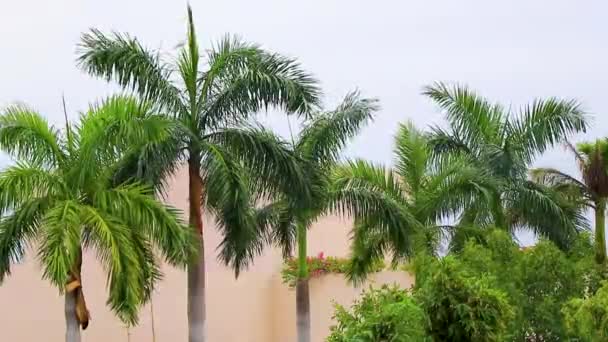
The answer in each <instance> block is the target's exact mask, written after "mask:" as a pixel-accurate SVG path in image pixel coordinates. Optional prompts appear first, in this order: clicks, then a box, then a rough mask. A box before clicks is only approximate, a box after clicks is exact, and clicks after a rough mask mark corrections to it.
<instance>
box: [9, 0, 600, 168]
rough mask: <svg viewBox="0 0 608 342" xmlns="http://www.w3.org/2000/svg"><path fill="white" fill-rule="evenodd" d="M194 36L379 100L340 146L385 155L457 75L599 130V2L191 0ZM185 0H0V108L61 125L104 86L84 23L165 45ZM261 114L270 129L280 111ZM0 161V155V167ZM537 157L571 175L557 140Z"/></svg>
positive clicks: (423, 120) (512, 101) (329, 95)
mask: <svg viewBox="0 0 608 342" xmlns="http://www.w3.org/2000/svg"><path fill="white" fill-rule="evenodd" d="M190 3H191V5H192V7H193V9H194V16H195V21H196V26H197V30H198V37H199V41H200V44H201V46H202V47H209V46H210V44H211V43H212V42H213V41H215V40H217V39H218V38H220V37H222V36H223V35H224V34H225V33H233V34H237V35H240V36H242V37H243V38H244V39H246V40H249V41H253V42H258V43H260V44H262V45H263V46H264V47H265V48H268V49H270V50H273V51H276V52H280V53H283V54H286V55H289V56H293V57H297V58H299V60H300V61H301V63H302V64H303V65H304V66H305V67H306V68H307V69H308V70H310V71H311V72H312V73H314V74H315V76H316V77H317V78H318V79H319V80H320V81H321V82H322V86H323V89H324V91H325V94H326V95H325V102H326V103H327V106H328V107H332V106H333V105H335V104H336V103H337V102H338V101H339V100H340V98H341V97H342V96H343V95H344V94H346V93H347V92H348V91H349V90H352V89H355V88H359V89H360V90H361V91H362V92H363V94H365V95H366V96H370V97H377V98H379V99H380V101H381V105H382V111H381V112H380V113H379V115H378V118H377V120H376V122H375V124H374V125H372V126H371V127H369V128H367V129H366V130H365V131H364V133H363V134H361V135H360V137H358V138H357V139H356V141H354V142H353V144H351V145H350V147H349V149H348V151H347V153H346V154H347V155H348V156H349V157H362V158H367V159H371V160H373V161H376V162H379V163H390V161H391V149H392V135H393V133H394V132H395V130H396V128H397V125H398V123H399V122H403V121H405V120H412V121H413V122H415V123H416V124H417V125H419V126H420V127H425V126H427V125H429V124H438V123H439V124H440V123H441V114H440V113H439V111H438V110H437V108H436V106H434V105H433V104H432V103H431V102H430V101H429V100H428V99H427V98H425V97H423V96H421V95H420V92H421V89H422V87H423V86H424V85H428V84H431V83H432V82H435V81H446V82H459V83H463V84H467V85H469V86H470V87H471V88H473V89H476V90H477V91H478V92H479V93H480V94H482V95H484V96H486V97H488V98H489V99H491V100H493V101H499V102H501V103H503V104H505V105H507V106H508V105H511V106H512V107H513V108H517V107H518V106H521V105H522V104H525V103H527V102H529V101H531V100H532V99H534V98H537V97H546V96H559V97H564V98H574V99H577V100H579V101H580V102H582V103H583V104H584V108H585V109H586V110H588V111H589V113H590V114H592V115H593V116H594V125H593V127H592V129H591V130H590V131H589V132H588V133H587V134H586V135H582V136H578V137H576V138H575V139H574V140H581V139H590V138H595V137H601V136H607V135H608V126H607V123H608V119H607V118H606V116H605V115H604V114H605V113H608V101H607V100H606V80H607V79H608V66H607V61H608V45H607V43H606V36H607V34H608V23H606V21H605V18H606V15H605V14H606V11H607V10H608V6H607V5H605V4H604V2H603V1H586V0H580V1H566V0H536V1H526V0H511V1H501V2H498V1H487V0H485V1H484V0H460V1H436V0H424V1H403V0H400V1H398V0H384V1H369V0H349V1H346V0H306V1H286V0H238V1H237V0H215V1H202V0H192V1H190ZM185 9H186V2H185V1H181V0H178V1H175V0H163V1H153V0H105V1H91V0H55V1H46V0H37V1H34V0H19V1H8V0H4V1H2V2H1V4H0V44H1V53H0V106H5V105H8V104H10V103H13V102H16V101H21V102H25V103H27V104H29V105H31V106H32V107H34V108H36V109H37V110H39V111H40V112H41V113H43V114H44V115H45V116H47V117H48V118H49V120H50V121H51V122H55V123H58V124H61V121H62V110H61V94H62V93H65V96H66V99H67V102H68V110H69V112H70V115H71V117H72V118H75V117H76V116H77V112H78V111H81V110H85V109H86V108H87V105H88V104H89V103H91V102H93V101H96V100H99V99H101V98H103V97H104V96H105V95H109V94H111V93H112V92H114V91H116V89H117V88H115V87H112V86H109V85H107V84H105V83H104V82H103V81H100V80H95V79H92V78H90V77H89V76H87V75H85V74H83V73H82V72H80V71H79V70H78V69H77V68H76V66H75V63H74V59H75V50H76V44H77V43H78V41H79V37H80V35H81V33H82V32H84V31H86V30H88V29H89V28H91V27H96V28H99V29H101V30H104V31H110V30H116V31H120V32H129V33H131V34H132V35H135V36H137V37H139V38H140V39H141V41H142V42H144V43H145V45H146V46H148V47H150V48H155V49H156V48H161V49H163V50H164V51H166V52H168V53H171V52H173V51H174V47H175V46H176V45H177V44H179V43H180V42H181V41H182V40H183V39H184V37H185V21H186V11H185ZM264 122H266V123H268V124H269V125H271V126H272V127H273V128H275V129H276V130H277V131H279V132H281V133H282V134H286V133H287V132H288V129H287V124H286V121H285V120H284V118H281V117H279V116H277V115H267V116H265V117H264ZM6 162H7V159H6V158H5V157H0V164H4V163H6ZM537 165H542V166H553V167H558V168H560V169H564V170H566V171H569V172H575V170H576V169H575V165H574V163H573V160H572V158H571V157H570V156H569V155H567V154H565V152H564V150H563V149H561V148H558V149H556V150H554V151H552V152H550V153H547V154H546V155H545V156H543V157H542V158H540V159H539V160H538V162H537Z"/></svg>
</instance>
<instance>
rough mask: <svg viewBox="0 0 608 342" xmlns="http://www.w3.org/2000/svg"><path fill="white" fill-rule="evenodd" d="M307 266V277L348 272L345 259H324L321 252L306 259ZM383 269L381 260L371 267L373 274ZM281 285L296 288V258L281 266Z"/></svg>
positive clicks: (347, 261)
mask: <svg viewBox="0 0 608 342" xmlns="http://www.w3.org/2000/svg"><path fill="white" fill-rule="evenodd" d="M306 264H307V265H308V276H309V277H318V276H321V275H324V274H327V273H346V272H347V270H348V264H349V260H348V259H346V258H336V257H325V255H324V254H323V252H320V253H319V254H318V255H317V256H315V257H310V256H309V257H306ZM384 268H385V265H384V262H383V261H382V260H380V261H378V262H376V263H375V264H374V266H373V271H374V272H380V271H382V270H383V269H384ZM281 276H282V278H283V283H285V284H287V285H289V287H294V286H296V281H297V279H298V258H289V259H287V260H286V261H285V264H284V265H283V270H282V271H281Z"/></svg>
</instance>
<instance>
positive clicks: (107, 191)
mask: <svg viewBox="0 0 608 342" xmlns="http://www.w3.org/2000/svg"><path fill="white" fill-rule="evenodd" d="M171 127H172V123H171V122H170V121H167V120H165V119H164V118H163V117H162V116H159V115H158V114H157V112H156V109H155V108H154V107H153V106H151V105H150V104H148V103H146V102H143V103H142V102H139V101H136V100H134V99H132V98H130V97H120V96H118V97H112V98H109V99H107V100H106V101H104V102H102V103H100V104H98V105H96V106H93V107H92V108H91V109H90V110H89V111H88V112H87V113H85V114H83V115H82V116H81V118H80V120H79V122H78V124H76V125H72V126H70V125H67V123H66V129H65V130H64V131H60V130H59V129H57V128H55V127H53V126H51V125H49V124H48V122H47V121H46V120H45V119H44V118H43V116H42V115H40V114H39V113H37V112H36V111H34V110H32V109H30V108H28V107H24V106H12V107H9V108H8V109H7V110H6V111H5V112H4V113H3V114H2V115H0V148H1V149H2V151H4V152H6V153H8V154H9V155H10V156H11V157H12V158H14V159H15V160H16V164H15V165H13V166H9V167H7V168H5V169H4V170H2V171H1V172H0V215H1V219H0V280H2V279H3V278H4V277H5V276H7V275H9V274H10V271H11V263H13V262H16V261H18V260H20V259H21V258H23V257H24V254H25V252H26V248H27V246H32V245H33V246H36V248H37V256H38V259H39V261H40V263H41V265H42V274H43V277H44V278H45V279H47V280H49V281H50V282H51V283H52V284H53V285H55V286H56V287H57V288H58V289H59V290H60V292H62V293H63V292H64V291H65V287H66V284H67V283H68V282H69V281H72V280H74V279H76V280H80V263H81V260H82V249H84V250H92V251H95V252H96V253H97V256H98V259H99V261H100V262H101V264H102V265H103V267H104V268H105V270H106V272H107V274H108V279H107V281H108V286H107V288H108V291H109V297H108V305H109V306H110V307H111V309H112V310H113V311H114V312H115V313H116V314H117V315H118V316H119V317H120V319H122V320H123V321H125V322H127V323H129V324H133V323H136V321H137V312H138V309H139V308H140V306H141V305H142V304H144V303H145V302H146V301H147V300H148V299H149V297H150V295H151V292H152V290H153V288H154V284H155V282H156V281H157V280H158V279H159V278H160V277H161V275H162V273H161V270H160V264H159V260H158V257H157V254H158V253H160V254H161V255H162V257H163V258H164V259H165V261H166V262H168V263H170V264H173V265H178V266H185V265H186V264H187V263H188V262H189V261H190V260H191V258H192V252H193V244H194V243H195V240H194V239H195V238H194V236H192V235H191V234H189V231H188V230H187V229H186V226H185V225H184V224H183V223H182V222H181V219H180V218H179V217H180V216H181V213H180V212H179V211H178V210H177V209H175V208H173V207H171V206H168V205H165V204H162V203H160V202H159V201H157V200H156V199H155V198H154V190H153V189H152V188H150V187H149V186H146V185H144V184H141V183H137V182H128V183H122V182H116V179H115V178H114V177H115V175H116V170H117V169H119V168H120V167H121V165H122V162H123V161H124V158H126V157H127V156H128V155H129V154H130V153H131V151H132V150H131V149H132V148H137V147H138V146H141V145H143V144H145V143H148V142H155V141H158V140H159V139H163V138H164V137H165V136H166V134H167V132H168V131H169V130H170V129H171ZM81 304H83V303H82V302H81ZM81 323H82V322H81Z"/></svg>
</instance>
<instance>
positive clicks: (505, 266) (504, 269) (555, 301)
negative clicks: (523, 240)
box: [456, 230, 603, 341]
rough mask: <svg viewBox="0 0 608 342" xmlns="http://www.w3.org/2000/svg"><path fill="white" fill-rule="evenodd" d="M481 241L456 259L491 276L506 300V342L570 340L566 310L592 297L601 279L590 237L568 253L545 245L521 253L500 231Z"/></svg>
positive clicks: (486, 234)
mask: <svg viewBox="0 0 608 342" xmlns="http://www.w3.org/2000/svg"><path fill="white" fill-rule="evenodd" d="M481 236H482V238H481V239H476V240H471V241H469V242H468V243H466V245H465V247H464V249H463V250H462V251H461V252H460V253H458V254H457V256H456V257H457V258H458V260H460V261H461V262H462V263H463V264H464V265H465V267H466V269H467V270H469V271H470V272H472V273H473V274H476V275H478V276H484V275H490V276H491V277H492V278H494V286H495V287H496V288H498V289H501V290H502V291H504V292H505V293H506V294H507V298H508V301H509V303H510V304H511V306H512V307H513V309H514V313H515V316H514V317H513V319H512V320H511V321H510V322H509V328H508V334H507V335H508V340H514V341H522V340H526V341H557V340H564V339H566V338H567V336H568V334H567V333H566V331H565V329H564V321H563V319H562V316H561V309H562V308H563V306H564V304H565V303H566V302H567V301H568V300H570V299H571V298H576V297H581V298H582V297H584V296H587V295H589V294H592V293H594V292H595V291H596V289H597V288H598V285H599V283H600V281H601V279H603V273H602V272H601V271H600V267H599V266H598V265H597V264H596V263H595V261H594V255H593V243H592V240H591V238H590V236H589V234H586V233H585V234H581V235H580V236H579V237H577V239H576V240H575V241H574V242H573V243H572V248H571V249H570V251H569V252H568V253H564V252H562V251H561V250H559V249H558V248H557V247H556V246H555V245H554V244H552V243H551V242H549V241H546V240H543V241H540V242H539V243H538V244H537V245H535V246H533V247H528V248H524V249H520V248H519V247H518V246H517V245H516V244H515V243H514V242H513V241H512V239H511V237H510V236H509V235H508V234H507V233H506V232H504V231H501V230H490V231H488V230H483V234H481Z"/></svg>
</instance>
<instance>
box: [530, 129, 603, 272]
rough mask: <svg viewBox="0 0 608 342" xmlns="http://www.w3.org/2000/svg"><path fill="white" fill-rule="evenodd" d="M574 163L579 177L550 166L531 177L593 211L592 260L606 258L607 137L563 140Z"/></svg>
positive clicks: (533, 173) (599, 261) (600, 261)
mask: <svg viewBox="0 0 608 342" xmlns="http://www.w3.org/2000/svg"><path fill="white" fill-rule="evenodd" d="M566 148H567V149H568V150H569V151H570V152H572V154H573V155H574V157H575V159H576V162H577V164H578V167H579V170H580V173H581V174H582V176H583V177H582V178H583V179H582V181H579V180H578V179H576V178H575V177H572V176H570V175H568V174H565V173H563V172H561V171H559V170H556V169H553V168H536V169H533V170H532V171H531V175H532V179H533V180H535V181H536V182H538V183H540V184H543V185H545V186H548V187H551V188H552V189H555V190H556V191H558V192H560V193H562V194H564V195H565V196H566V197H567V198H568V199H569V200H570V201H571V202H573V203H579V204H580V206H581V209H583V208H592V209H593V210H594V211H595V238H596V240H595V246H596V261H597V262H598V263H600V264H603V263H604V262H605V260H606V234H605V212H606V200H607V199H608V164H607V163H608V141H606V139H598V140H596V141H595V142H593V143H586V142H585V143H580V144H577V145H576V147H575V146H574V145H572V144H570V143H568V142H566Z"/></svg>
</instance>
